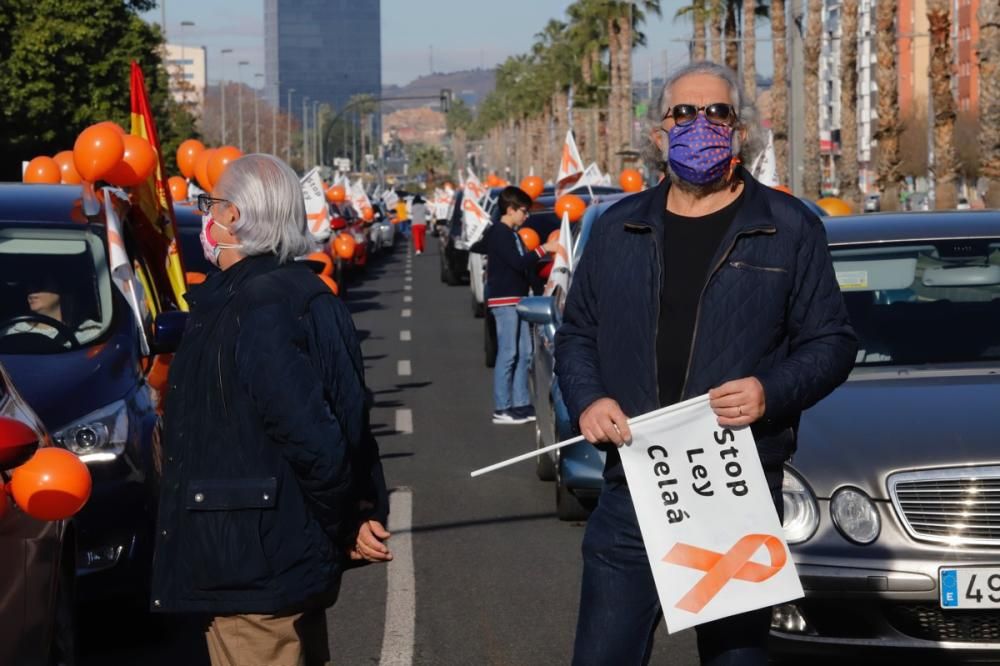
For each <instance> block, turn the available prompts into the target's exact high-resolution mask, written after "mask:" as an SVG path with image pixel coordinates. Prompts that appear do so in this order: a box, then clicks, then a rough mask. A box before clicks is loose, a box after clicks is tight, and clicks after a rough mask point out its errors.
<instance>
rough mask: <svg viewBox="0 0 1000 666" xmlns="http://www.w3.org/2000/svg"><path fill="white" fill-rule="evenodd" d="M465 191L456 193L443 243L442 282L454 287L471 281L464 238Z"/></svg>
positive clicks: (442, 239)
mask: <svg viewBox="0 0 1000 666" xmlns="http://www.w3.org/2000/svg"><path fill="white" fill-rule="evenodd" d="M463 195H464V191H463V190H458V191H457V192H456V193H455V204H454V205H453V206H452V210H451V217H450V218H449V219H448V227H447V233H442V234H441V235H440V236H439V239H440V241H441V281H442V282H444V283H445V284H449V285H452V286H455V285H459V284H462V283H464V282H466V281H468V279H469V244H468V243H467V242H466V241H465V239H464V238H463V237H462V235H463V234H462V200H463V198H464V196H463Z"/></svg>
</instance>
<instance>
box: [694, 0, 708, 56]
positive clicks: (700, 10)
mask: <svg viewBox="0 0 1000 666" xmlns="http://www.w3.org/2000/svg"><path fill="white" fill-rule="evenodd" d="M692 6H693V7H694V10H693V11H692V19H693V21H694V35H693V40H692V42H693V44H694V46H693V48H692V53H691V57H693V58H694V60H695V62H698V61H701V60H704V59H705V58H706V55H705V0H694V2H693V3H692Z"/></svg>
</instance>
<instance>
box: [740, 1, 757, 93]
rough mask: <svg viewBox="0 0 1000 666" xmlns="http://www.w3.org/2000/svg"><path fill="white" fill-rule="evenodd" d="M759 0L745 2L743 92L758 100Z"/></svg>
mask: <svg viewBox="0 0 1000 666" xmlns="http://www.w3.org/2000/svg"><path fill="white" fill-rule="evenodd" d="M756 7H757V0H743V42H742V44H743V90H744V91H745V92H746V94H747V97H749V98H750V99H751V100H756V99H757V26H756V25H755V24H756V22H757V17H756V15H754V9H756Z"/></svg>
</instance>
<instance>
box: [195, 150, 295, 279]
mask: <svg viewBox="0 0 1000 666" xmlns="http://www.w3.org/2000/svg"><path fill="white" fill-rule="evenodd" d="M215 193H216V196H218V197H220V198H222V199H226V200H227V201H231V202H232V203H233V204H235V205H236V208H238V209H239V211H240V218H239V220H237V221H236V224H234V225H233V233H234V234H236V238H237V240H239V243H240V251H241V252H242V254H244V255H246V256H255V255H260V254H274V255H277V257H278V259H279V260H280V261H281V262H282V263H284V262H286V261H290V260H291V259H294V258H295V257H300V256H302V255H304V254H307V253H309V252H311V251H312V250H313V249H315V243H314V241H313V239H312V235H311V234H310V233H309V227H308V225H307V224H306V205H305V201H304V200H303V198H302V186H301V185H300V184H299V178H298V176H296V175H295V172H294V171H292V168H291V167H290V166H288V165H287V164H285V163H284V162H282V161H281V160H280V159H278V158H277V157H275V156H273V155H264V154H261V153H254V154H252V155H245V156H244V157H241V158H240V159H238V160H236V161H235V162H232V163H231V164H230V165H229V166H227V167H226V170H225V171H224V172H223V173H222V178H220V179H219V183H218V185H217V186H216V187H215Z"/></svg>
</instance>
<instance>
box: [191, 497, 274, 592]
mask: <svg viewBox="0 0 1000 666" xmlns="http://www.w3.org/2000/svg"><path fill="white" fill-rule="evenodd" d="M277 490H278V481H277V479H276V478H274V477H271V478H262V479H197V480H192V481H190V482H189V483H188V485H187V489H186V491H185V497H184V506H185V508H186V509H187V510H188V517H187V523H188V528H189V531H188V539H187V546H188V548H187V549H186V550H187V553H186V557H187V558H188V566H189V567H190V572H191V583H192V584H193V586H194V587H195V588H196V589H198V590H205V591H218V590H259V589H264V588H266V587H267V586H268V584H269V583H270V579H271V576H272V573H271V567H270V564H269V562H268V558H267V556H266V555H265V553H264V547H263V545H262V543H261V520H262V518H263V516H264V515H265V514H266V513H270V512H272V511H274V509H275V507H276V504H277Z"/></svg>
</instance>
